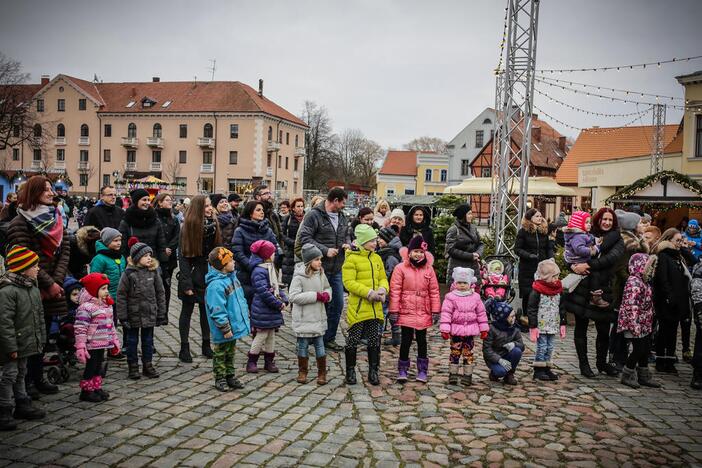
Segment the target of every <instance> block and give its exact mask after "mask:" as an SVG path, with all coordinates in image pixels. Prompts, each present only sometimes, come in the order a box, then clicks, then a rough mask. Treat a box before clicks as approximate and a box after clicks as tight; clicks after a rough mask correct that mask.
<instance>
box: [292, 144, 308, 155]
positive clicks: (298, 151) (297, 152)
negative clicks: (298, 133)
mask: <svg viewBox="0 0 702 468" xmlns="http://www.w3.org/2000/svg"><path fill="white" fill-rule="evenodd" d="M305 154H306V152H305V148H304V147H302V146H298V147H297V148H295V156H298V157H300V156H304V155H305Z"/></svg>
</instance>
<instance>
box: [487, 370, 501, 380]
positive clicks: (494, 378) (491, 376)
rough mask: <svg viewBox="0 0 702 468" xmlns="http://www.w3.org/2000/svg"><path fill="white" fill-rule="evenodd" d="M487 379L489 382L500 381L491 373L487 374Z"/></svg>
mask: <svg viewBox="0 0 702 468" xmlns="http://www.w3.org/2000/svg"><path fill="white" fill-rule="evenodd" d="M488 379H489V380H490V382H499V381H500V378H499V377H498V376H496V375H495V374H493V373H492V371H490V373H489V374H488Z"/></svg>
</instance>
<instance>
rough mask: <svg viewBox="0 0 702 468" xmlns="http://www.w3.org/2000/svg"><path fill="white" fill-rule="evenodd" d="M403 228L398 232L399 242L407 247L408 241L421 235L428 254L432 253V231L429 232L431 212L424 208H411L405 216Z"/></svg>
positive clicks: (433, 253)
mask: <svg viewBox="0 0 702 468" xmlns="http://www.w3.org/2000/svg"><path fill="white" fill-rule="evenodd" d="M405 219H406V220H407V221H406V223H405V226H404V227H403V228H402V230H401V231H400V241H402V245H403V246H405V247H407V245H408V244H409V241H410V239H412V238H413V237H414V236H416V235H418V234H421V235H422V237H423V238H424V241H425V242H426V243H427V246H428V250H429V252H431V253H432V255H434V256H436V255H435V252H434V245H435V244H434V231H432V230H431V211H430V210H429V208H427V207H424V206H413V207H412V208H411V209H410V210H409V213H408V214H407V218H405Z"/></svg>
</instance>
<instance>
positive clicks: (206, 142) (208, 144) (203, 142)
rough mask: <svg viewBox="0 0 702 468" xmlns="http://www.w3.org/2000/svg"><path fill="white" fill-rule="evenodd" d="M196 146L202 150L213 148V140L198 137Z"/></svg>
mask: <svg viewBox="0 0 702 468" xmlns="http://www.w3.org/2000/svg"><path fill="white" fill-rule="evenodd" d="M197 145H198V146H202V147H203V148H214V147H215V139H214V138H206V137H200V138H198V139H197Z"/></svg>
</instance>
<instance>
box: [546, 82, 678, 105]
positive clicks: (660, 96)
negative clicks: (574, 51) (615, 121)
mask: <svg viewBox="0 0 702 468" xmlns="http://www.w3.org/2000/svg"><path fill="white" fill-rule="evenodd" d="M539 78H540V79H542V80H547V81H553V82H556V83H567V84H568V86H573V85H577V86H582V87H583V88H592V89H597V90H598V91H602V90H604V91H612V92H615V93H624V94H638V95H640V96H641V97H643V96H650V97H654V98H656V99H670V100H672V101H675V100H677V101H684V100H685V99H684V98H679V97H673V96H665V95H663V94H651V93H643V92H641V91H633V90H630V89H620V88H608V87H607V86H599V85H592V84H587V83H579V82H577V81H571V80H559V79H558V78H551V77H549V76H540V77H539Z"/></svg>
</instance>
